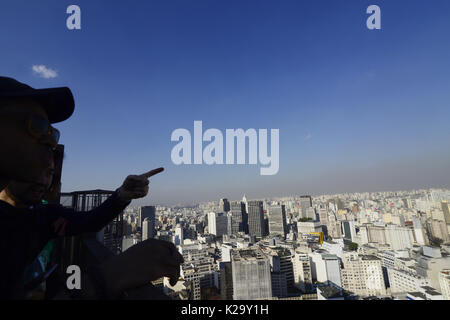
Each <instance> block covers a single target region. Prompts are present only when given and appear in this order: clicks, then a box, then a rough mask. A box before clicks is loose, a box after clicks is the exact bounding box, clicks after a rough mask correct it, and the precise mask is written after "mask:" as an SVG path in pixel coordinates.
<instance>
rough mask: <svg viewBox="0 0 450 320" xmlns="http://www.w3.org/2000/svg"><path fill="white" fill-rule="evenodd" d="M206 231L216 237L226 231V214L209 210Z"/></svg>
mask: <svg viewBox="0 0 450 320" xmlns="http://www.w3.org/2000/svg"><path fill="white" fill-rule="evenodd" d="M208 231H209V233H210V234H213V235H215V236H217V237H220V236H223V235H224V234H227V232H228V217H227V215H226V214H222V213H216V212H210V213H208Z"/></svg>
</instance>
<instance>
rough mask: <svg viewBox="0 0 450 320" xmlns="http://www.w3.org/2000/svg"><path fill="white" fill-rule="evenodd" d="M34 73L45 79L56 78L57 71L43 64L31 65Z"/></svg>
mask: <svg viewBox="0 0 450 320" xmlns="http://www.w3.org/2000/svg"><path fill="white" fill-rule="evenodd" d="M32 69H33V71H34V73H36V74H37V75H38V76H39V77H41V78H45V79H52V78H56V77H57V76H58V73H57V72H56V71H55V70H53V69H50V68H47V67H46V66H44V65H43V64H41V65H34V66H33V67H32Z"/></svg>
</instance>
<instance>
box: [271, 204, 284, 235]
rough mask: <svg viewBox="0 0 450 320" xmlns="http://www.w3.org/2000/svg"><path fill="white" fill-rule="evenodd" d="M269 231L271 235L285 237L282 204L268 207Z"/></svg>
mask: <svg viewBox="0 0 450 320" xmlns="http://www.w3.org/2000/svg"><path fill="white" fill-rule="evenodd" d="M269 232H270V234H271V235H280V236H282V237H283V238H285V237H286V233H287V227H286V211H285V207H284V205H278V206H271V207H269Z"/></svg>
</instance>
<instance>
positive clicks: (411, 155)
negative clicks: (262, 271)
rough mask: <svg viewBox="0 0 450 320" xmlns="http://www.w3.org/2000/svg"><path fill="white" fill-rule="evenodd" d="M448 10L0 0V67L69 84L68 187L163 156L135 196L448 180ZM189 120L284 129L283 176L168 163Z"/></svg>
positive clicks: (346, 188)
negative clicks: (75, 9) (45, 71)
mask: <svg viewBox="0 0 450 320" xmlns="http://www.w3.org/2000/svg"><path fill="white" fill-rule="evenodd" d="M71 4H77V5H79V6H80V8H81V26H82V29H81V30H76V31H71V30H68V29H67V28H66V18H67V17H68V15H67V14H66V8H67V7H68V6H69V5H71ZM371 4H377V5H379V6H380V8H381V17H382V22H381V23H382V29H381V30H374V31H371V30H368V29H367V28H366V19H367V17H368V15H367V14H366V12H365V11H366V8H367V7H368V6H369V5H371ZM449 18H450V2H449V1H447V0H433V1H422V0H420V1H418V0H417V1H413V0H408V1H406V0H398V1H380V0H376V1H363V0H355V1H353V0H352V1H350V0H349V1H331V0H330V1H312V0H311V1H287V0H283V1H264V0H259V1H256V0H252V1H250V0H239V1H237V0H228V1H222V0H214V1H211V0H195V1H194V0H192V1H188V0H164V1H127V2H126V3H118V2H112V1H75V2H73V1H70V2H69V1H61V0H58V1H56V0H55V1H39V2H36V1H33V2H30V1H17V0H15V1H2V2H1V4H0V44H1V50H0V70H1V74H2V75H7V76H11V77H14V78H16V79H18V80H19V81H22V82H25V83H27V84H29V85H31V86H34V87H37V88H41V87H53V86H69V87H70V88H71V89H72V91H73V93H74V96H75V99H76V110H75V113H74V115H73V116H72V117H71V118H70V119H69V120H68V121H66V122H64V123H61V124H58V125H56V126H57V128H59V129H60V130H61V131H62V137H61V143H63V144H65V146H66V159H65V163H64V172H63V181H62V182H63V190H64V191H72V190H80V189H81V190H83V189H91V188H105V189H115V188H116V187H118V186H119V185H120V184H121V182H122V181H123V179H124V177H125V176H126V175H128V174H131V173H141V172H145V171H147V170H150V169H152V168H156V167H159V166H164V167H165V168H166V171H165V172H164V173H162V174H160V175H158V176H157V177H155V178H154V179H153V180H152V182H151V191H150V193H151V195H150V196H149V197H147V198H146V199H144V200H143V201H138V202H136V203H137V204H139V203H170V204H174V203H192V202H197V201H203V200H215V199H218V198H221V197H228V198H230V199H237V198H240V197H242V195H243V194H244V193H246V194H247V196H248V197H250V198H252V197H253V198H258V197H266V196H277V195H295V194H305V193H311V194H320V193H338V192H351V191H376V190H393V189H412V188H421V187H449V186H450V148H449V146H450V143H449V141H450V126H449V119H450V102H449V101H450V80H449V74H450V59H449V57H450V41H448V39H449V36H450V19H449ZM33 65H45V66H46V67H47V68H49V69H52V70H55V71H56V73H57V75H56V77H53V78H42V77H40V76H39V74H37V73H36V72H33V70H32V66H33ZM194 120H202V121H203V127H204V128H205V129H206V128H218V129H220V130H222V131H223V132H225V129H227V128H244V129H247V128H256V129H258V128H268V129H270V128H277V129H279V130H280V170H279V172H278V174H277V175H275V176H260V175H259V165H244V166H242V165H232V166H218V165H215V166H207V165H201V166H198V165H197V166H194V165H191V166H175V165H173V164H172V162H171V159H170V152H171V149H172V148H173V146H174V145H175V143H173V142H171V141H170V135H171V133H172V131H173V130H175V129H177V128H187V129H189V130H190V131H191V132H192V131H193V122H194Z"/></svg>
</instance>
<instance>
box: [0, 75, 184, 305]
mask: <svg viewBox="0 0 450 320" xmlns="http://www.w3.org/2000/svg"><path fill="white" fill-rule="evenodd" d="M73 108H74V104H73V98H72V94H71V93H70V90H69V89H67V88H55V89H41V90H35V89H32V88H30V87H28V86H26V85H24V84H21V83H19V82H17V81H16V80H13V79H11V78H4V77H0V137H1V139H2V140H1V143H0V148H3V150H2V151H4V150H7V151H10V150H14V147H16V148H17V149H18V150H19V151H18V152H15V153H14V152H13V153H12V154H11V155H10V154H9V153H7V152H2V153H1V156H0V159H1V161H0V167H1V169H0V174H2V179H3V180H2V182H1V183H2V185H1V186H0V188H1V189H4V187H5V186H7V184H8V182H9V181H11V180H16V181H20V180H22V181H26V182H31V183H38V184H39V183H41V182H42V181H40V179H42V173H43V172H45V170H49V168H50V167H51V163H52V160H53V154H52V149H54V148H55V147H56V144H57V142H58V139H59V131H58V130H56V129H55V128H53V127H52V126H51V123H54V122H59V121H64V120H66V119H67V118H68V117H70V115H71V114H72V112H73ZM21 156H23V157H28V160H27V161H25V160H23V159H19V158H20V157H21ZM30 159H32V160H30ZM28 165H29V167H26V168H21V166H28ZM20 169H23V172H22V173H20ZM161 171H163V168H159V169H155V170H152V171H149V172H147V173H144V174H141V175H131V176H128V177H127V178H126V179H125V181H124V183H123V184H122V186H121V187H120V188H118V189H117V191H116V192H115V193H114V194H113V195H112V196H111V197H110V198H109V199H107V200H106V201H105V203H104V204H103V207H104V208H107V209H108V210H105V211H104V212H103V213H101V212H100V213H99V212H91V214H89V217H87V215H83V216H79V215H77V217H75V216H73V212H72V213H71V212H67V211H64V210H63V209H62V208H59V209H58V210H55V211H52V212H51V213H49V211H39V210H30V209H29V208H15V207H14V206H12V205H11V204H10V203H8V202H5V201H0V221H1V225H2V232H0V252H1V253H2V258H3V259H2V260H3V263H2V264H0V274H2V279H1V280H0V297H1V298H3V299H5V298H6V299H11V298H13V299H14V298H15V299H22V298H23V297H24V288H23V273H24V270H25V268H26V266H27V265H29V264H30V263H31V262H32V261H33V260H34V259H35V258H36V256H37V255H38V254H39V252H40V251H41V250H42V248H43V246H44V245H45V243H46V242H47V241H48V239H50V238H52V237H55V236H63V235H68V234H72V233H76V232H79V231H80V230H79V229H77V228H79V226H80V225H81V224H82V225H86V224H91V226H92V228H93V229H94V230H95V229H97V228H98V227H101V226H102V225H104V224H106V223H108V222H109V221H110V220H111V219H112V218H114V217H115V216H117V214H119V213H120V212H121V211H122V210H123V209H124V208H125V207H126V206H127V205H128V204H129V203H130V201H131V200H132V199H137V198H141V197H144V196H146V195H147V193H148V184H149V180H148V179H149V178H150V177H151V176H153V175H155V174H157V173H159V172H161ZM93 211H95V209H94V210H93ZM106 211H109V212H108V213H105V212H106ZM83 220H84V221H83ZM81 221H82V222H83V223H81ZM182 261H183V258H182V256H181V255H180V254H179V253H178V252H177V250H176V248H175V246H174V245H173V244H171V243H169V242H165V241H158V240H153V239H149V240H147V241H143V242H141V243H139V244H138V245H135V246H134V247H132V248H130V249H128V250H127V251H125V252H124V253H122V254H120V255H118V256H114V257H113V258H112V259H110V260H108V261H106V262H104V263H103V264H101V265H100V266H98V267H92V268H91V269H90V270H89V272H88V275H89V276H83V275H82V294H83V297H84V298H117V297H118V296H119V295H120V294H121V293H122V292H123V291H124V290H127V289H132V288H136V287H140V286H142V285H145V284H147V283H149V282H150V281H152V280H156V279H158V278H160V277H163V276H167V277H170V279H171V281H170V282H171V284H175V283H176V281H177V280H178V277H179V268H180V264H181V263H182ZM82 272H85V270H82Z"/></svg>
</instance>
